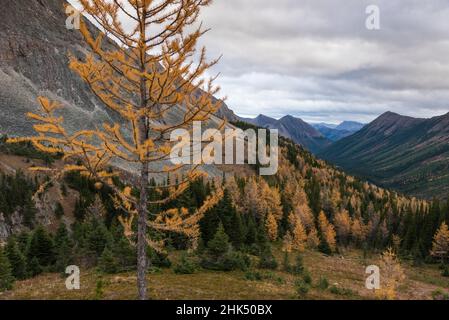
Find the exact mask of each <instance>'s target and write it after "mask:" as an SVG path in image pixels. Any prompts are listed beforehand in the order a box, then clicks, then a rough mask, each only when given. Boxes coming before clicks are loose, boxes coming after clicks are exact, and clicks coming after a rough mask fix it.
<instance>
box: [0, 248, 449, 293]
mask: <svg viewBox="0 0 449 320" xmlns="http://www.w3.org/2000/svg"><path fill="white" fill-rule="evenodd" d="M276 252H277V259H278V261H282V258H281V256H282V254H281V253H280V251H279V250H277V251H276ZM175 256H177V255H175ZM303 256H304V264H305V266H306V268H307V269H308V270H309V272H310V274H311V276H312V279H313V283H312V287H311V289H310V291H309V293H308V294H307V295H306V297H305V298H306V299H374V294H373V292H371V291H369V290H367V289H366V288H365V278H366V275H365V267H366V266H367V265H369V264H373V263H376V261H377V260H376V259H377V256H372V257H369V258H367V259H366V260H364V259H363V258H361V255H360V252H358V251H348V252H346V253H345V255H344V257H343V256H337V255H335V256H332V257H328V256H324V255H322V254H320V253H318V252H310V251H308V252H305V253H304V255H303ZM292 260H293V259H292ZM404 268H405V270H406V275H407V278H406V280H405V281H404V283H403V285H402V286H401V287H400V289H399V292H398V295H399V298H400V299H431V298H432V292H433V291H435V290H436V289H441V290H443V291H445V292H447V291H448V290H449V279H447V278H443V277H442V276H441V275H440V270H438V267H437V266H424V267H419V268H416V267H411V266H410V265H408V264H404ZM261 272H262V273H265V274H266V275H268V277H267V279H264V280H262V281H250V280H247V279H246V278H245V273H244V272H209V271H199V272H198V273H196V274H193V275H176V274H174V273H173V271H172V270H162V271H161V272H159V273H155V274H150V275H149V276H148V284H149V288H150V297H151V298H152V299H157V300H165V299H170V300H171V299H180V300H185V299H225V300H228V299H237V300H249V299H257V300H267V299H274V300H285V299H297V295H296V293H295V289H294V282H295V279H296V278H295V276H293V275H290V274H287V273H284V272H281V271H276V272H268V273H267V272H266V271H261ZM320 277H325V278H326V279H327V280H328V281H329V284H330V286H333V285H334V286H336V287H338V288H340V289H349V290H346V291H347V292H348V293H347V294H346V295H344V294H341V293H340V294H338V293H337V294H336V293H332V292H331V290H329V289H327V290H321V289H319V288H317V283H318V281H319V279H320ZM99 279H102V283H103V289H102V293H101V294H98V293H97V290H96V287H97V282H98V280H99ZM136 297H137V295H136V277H135V275H134V273H132V272H131V273H123V274H118V275H103V276H101V275H99V274H97V273H96V272H95V271H94V270H88V271H85V272H82V274H81V289H80V290H75V291H69V290H67V289H66V288H65V278H64V277H62V276H61V275H58V274H45V275H41V276H39V277H36V278H34V279H30V280H25V281H19V282H17V283H16V285H15V288H14V290H12V291H10V292H6V293H3V294H0V299H114V300H121V299H135V298H136Z"/></svg>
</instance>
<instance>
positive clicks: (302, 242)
mask: <svg viewBox="0 0 449 320" xmlns="http://www.w3.org/2000/svg"><path fill="white" fill-rule="evenodd" d="M288 220H289V223H290V227H291V230H292V231H291V236H292V247H293V249H294V250H297V251H299V252H303V251H304V249H305V247H306V240H307V234H306V230H305V228H304V226H303V224H302V222H301V219H300V218H299V217H298V216H297V215H296V214H294V213H293V212H291V213H290V215H289V217H288Z"/></svg>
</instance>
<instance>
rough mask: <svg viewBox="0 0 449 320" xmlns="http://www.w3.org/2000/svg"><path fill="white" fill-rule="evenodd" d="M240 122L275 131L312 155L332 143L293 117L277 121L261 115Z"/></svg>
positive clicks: (308, 125)
mask: <svg viewBox="0 0 449 320" xmlns="http://www.w3.org/2000/svg"><path fill="white" fill-rule="evenodd" d="M241 120H242V121H245V122H248V123H251V124H254V125H256V126H259V127H263V128H269V129H277V130H279V134H280V135H281V136H283V137H286V138H289V139H291V140H293V141H294V142H296V143H298V144H300V145H302V146H304V147H305V148H306V149H308V150H309V151H311V152H312V153H316V152H318V151H320V150H322V149H323V148H325V147H327V146H329V145H330V144H331V143H332V141H331V140H329V139H327V138H326V137H325V136H324V135H323V134H322V133H321V132H320V131H318V130H317V129H315V128H314V127H312V126H311V125H310V124H308V123H306V122H304V121H303V120H301V119H299V118H295V117H293V116H285V117H283V118H281V119H279V120H277V119H274V118H270V117H267V116H264V115H262V114H261V115H259V116H258V117H256V118H254V119H249V118H241Z"/></svg>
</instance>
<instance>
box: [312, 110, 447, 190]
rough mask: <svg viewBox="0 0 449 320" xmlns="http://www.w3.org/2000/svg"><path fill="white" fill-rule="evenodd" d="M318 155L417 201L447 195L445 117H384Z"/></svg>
mask: <svg viewBox="0 0 449 320" xmlns="http://www.w3.org/2000/svg"><path fill="white" fill-rule="evenodd" d="M318 155H319V156H320V157H321V158H323V159H326V160H328V161H330V162H332V163H334V164H337V165H339V166H341V167H342V168H344V169H345V170H347V171H349V172H351V173H354V174H357V175H360V176H363V177H366V178H368V179H370V180H372V181H373V182H375V183H377V184H380V185H383V186H385V187H389V188H395V189H397V190H399V191H402V192H404V193H407V194H412V195H416V196H420V197H433V196H437V197H446V196H448V195H449V113H448V114H446V115H443V116H438V117H434V118H431V119H417V118H411V117H406V116H401V115H399V114H396V113H393V112H387V113H384V114H383V115H381V116H380V117H379V118H377V119H376V120H374V121H373V122H371V123H370V124H368V125H366V126H365V127H364V128H363V129H361V130H360V131H358V132H357V133H355V134H353V135H351V136H349V137H346V138H344V139H342V140H340V141H337V142H335V143H333V144H332V145H331V146H329V147H327V148H325V149H324V150H323V151H321V152H319V153H318Z"/></svg>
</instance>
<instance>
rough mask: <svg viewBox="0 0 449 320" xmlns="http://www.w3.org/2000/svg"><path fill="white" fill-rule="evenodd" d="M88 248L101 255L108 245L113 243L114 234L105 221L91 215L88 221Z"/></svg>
mask: <svg viewBox="0 0 449 320" xmlns="http://www.w3.org/2000/svg"><path fill="white" fill-rule="evenodd" d="M86 241H87V244H86V245H87V248H88V249H89V251H90V252H91V253H94V254H95V255H96V256H97V257H99V256H100V255H101V254H102V253H103V251H104V249H105V247H106V246H108V245H109V246H110V245H111V244H112V236H111V234H110V232H109V230H108V229H107V228H106V226H105V224H104V222H103V221H101V220H100V219H97V218H95V217H91V218H90V219H89V220H88V223H87V234H86Z"/></svg>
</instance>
